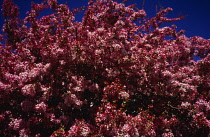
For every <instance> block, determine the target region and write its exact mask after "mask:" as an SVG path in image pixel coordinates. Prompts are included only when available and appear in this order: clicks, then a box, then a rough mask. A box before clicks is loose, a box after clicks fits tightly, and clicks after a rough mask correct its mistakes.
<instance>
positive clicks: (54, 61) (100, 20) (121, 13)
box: [0, 0, 210, 137]
mask: <svg viewBox="0 0 210 137" xmlns="http://www.w3.org/2000/svg"><path fill="white" fill-rule="evenodd" d="M46 8H50V9H52V14H50V15H47V16H43V17H40V16H39V11H42V10H44V9H46ZM171 10H172V9H171V8H166V9H163V10H161V11H160V12H158V13H157V14H156V16H155V17H153V18H146V13H145V11H144V10H135V9H134V6H133V5H131V6H128V7H126V6H125V5H124V4H123V3H117V2H114V1H112V0H97V1H96V2H94V1H93V0H90V1H89V4H88V7H87V10H86V12H85V15H84V17H83V19H82V21H81V22H76V21H74V16H75V13H76V12H77V11H78V10H73V11H70V10H69V8H68V7H67V5H65V4H58V2H57V1H56V0H48V1H46V2H43V3H41V4H32V9H31V11H29V12H28V13H27V14H28V15H27V17H26V18H24V19H20V18H18V14H19V13H18V7H17V6H16V5H15V4H14V3H13V2H12V1H11V0H4V3H3V15H4V17H5V24H4V26H3V31H4V34H3V35H1V36H0V37H1V41H2V43H1V46H0V61H1V63H0V67H1V69H0V106H1V107H0V135H1V136H20V137H26V136H36V137H39V136H40V137H42V136H45V137H46V136H51V137H56V136H59V137H61V136H117V137H121V136H126V137H135V136H136V137H137V136H150V137H155V136H163V137H173V136H191V137H194V136H203V137H205V136H206V137H207V136H208V135H209V130H210V101H209V99H210V94H209V91H210V79H209V78H210V54H209V51H210V41H209V40H206V39H204V38H202V37H198V36H195V37H191V38H187V37H186V36H185V35H184V34H183V31H180V32H178V31H177V30H176V26H175V25H172V26H170V27H169V26H167V27H163V26H162V25H161V24H162V23H164V22H173V21H176V20H180V19H181V17H178V18H173V19H169V18H167V17H165V16H166V14H167V13H168V12H169V11H171ZM194 56H198V57H200V58H201V60H199V61H197V62H195V61H193V57H194Z"/></svg>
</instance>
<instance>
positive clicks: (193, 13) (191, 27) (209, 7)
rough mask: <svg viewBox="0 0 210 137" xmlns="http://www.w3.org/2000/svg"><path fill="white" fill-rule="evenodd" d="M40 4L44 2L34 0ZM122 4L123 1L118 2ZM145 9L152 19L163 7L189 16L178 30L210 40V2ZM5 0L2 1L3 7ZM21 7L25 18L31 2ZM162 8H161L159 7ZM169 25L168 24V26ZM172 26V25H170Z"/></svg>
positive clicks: (23, 0)
mask: <svg viewBox="0 0 210 137" xmlns="http://www.w3.org/2000/svg"><path fill="white" fill-rule="evenodd" d="M33 1H34V2H35V3H40V2H41V1H42V0H33ZM118 1H119V2H122V0H118ZM144 1H145V4H144V9H145V11H146V12H147V15H148V16H150V17H153V16H155V13H156V6H157V5H161V6H162V7H163V8H167V7H171V8H173V11H172V12H170V13H169V14H168V17H171V18H172V17H177V16H178V15H179V14H180V13H181V15H187V17H186V18H185V19H183V20H180V21H177V22H174V23H173V24H175V25H176V26H177V27H178V29H183V30H186V33H185V34H186V35H187V37H192V36H201V37H204V38H206V39H210V0H144ZM58 2H59V3H65V2H67V3H68V5H69V7H70V8H76V7H81V6H86V5H87V3H88V0H58ZM142 2H143V0H128V2H127V4H126V5H130V4H137V7H138V8H139V9H141V8H142ZM2 3H3V0H0V4H1V5H2ZM15 3H16V4H17V5H18V6H19V7H20V12H21V17H22V18H23V17H24V16H25V15H26V14H25V13H26V11H28V10H30V3H31V0H15ZM159 7H160V6H159ZM81 18H82V14H79V15H78V16H77V18H76V19H77V20H78V21H81ZM2 25H3V18H2V16H1V18H0V27H2ZM166 25H167V24H166ZM168 25H170V24H168Z"/></svg>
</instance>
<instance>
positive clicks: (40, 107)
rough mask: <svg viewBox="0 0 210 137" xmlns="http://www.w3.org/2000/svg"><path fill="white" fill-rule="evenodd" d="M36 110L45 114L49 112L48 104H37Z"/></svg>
mask: <svg viewBox="0 0 210 137" xmlns="http://www.w3.org/2000/svg"><path fill="white" fill-rule="evenodd" d="M35 110H36V111H37V112H39V113H43V112H46V110H47V104H46V103H44V102H41V103H39V104H36V105H35Z"/></svg>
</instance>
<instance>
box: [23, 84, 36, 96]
mask: <svg viewBox="0 0 210 137" xmlns="http://www.w3.org/2000/svg"><path fill="white" fill-rule="evenodd" d="M21 92H22V94H23V95H25V96H31V97H33V96H35V95H36V89H35V84H28V85H25V86H24V87H22V89H21Z"/></svg>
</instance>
